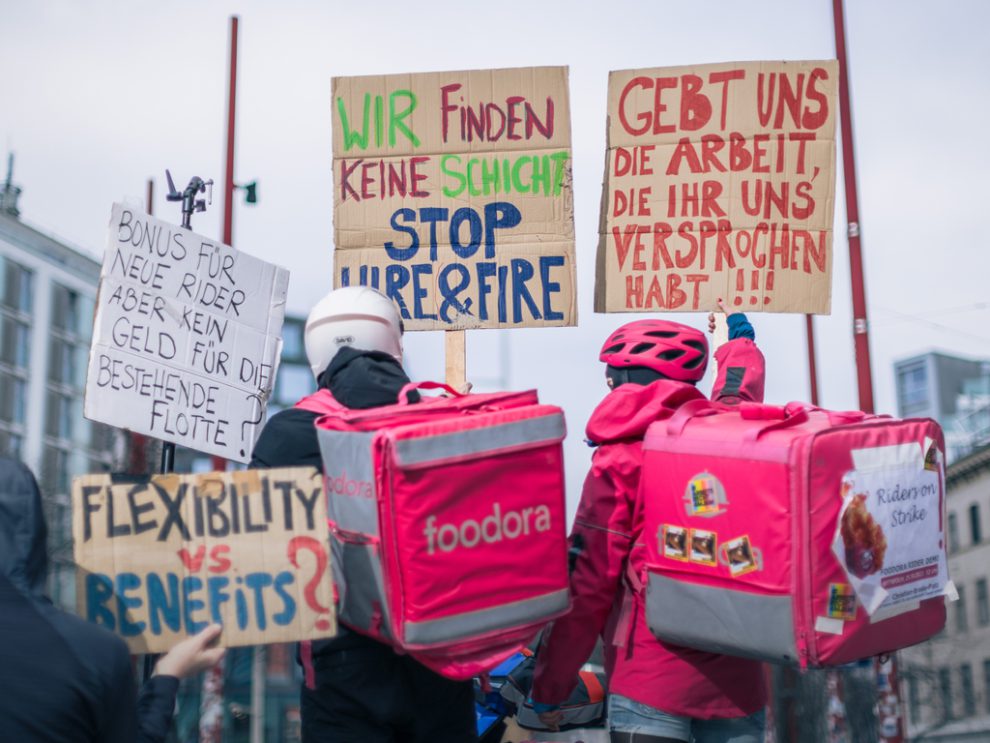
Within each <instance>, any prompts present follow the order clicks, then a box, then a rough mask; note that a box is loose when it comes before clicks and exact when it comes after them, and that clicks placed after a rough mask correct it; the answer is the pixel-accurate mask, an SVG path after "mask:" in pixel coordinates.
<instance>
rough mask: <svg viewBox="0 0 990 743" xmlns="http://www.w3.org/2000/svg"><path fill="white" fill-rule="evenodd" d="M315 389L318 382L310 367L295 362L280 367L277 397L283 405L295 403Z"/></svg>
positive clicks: (276, 387) (276, 388) (276, 389)
mask: <svg viewBox="0 0 990 743" xmlns="http://www.w3.org/2000/svg"><path fill="white" fill-rule="evenodd" d="M315 390H316V382H315V380H314V379H313V373H312V372H311V371H310V370H309V367H306V366H297V365H295V364H283V365H282V366H281V367H279V370H278V381H277V384H276V386H275V391H276V394H275V398H276V399H277V400H278V401H279V402H280V403H282V404H283V405H294V404H295V403H296V402H298V401H299V400H301V399H302V398H304V397H306V395H309V394H311V393H312V392H314V391H315Z"/></svg>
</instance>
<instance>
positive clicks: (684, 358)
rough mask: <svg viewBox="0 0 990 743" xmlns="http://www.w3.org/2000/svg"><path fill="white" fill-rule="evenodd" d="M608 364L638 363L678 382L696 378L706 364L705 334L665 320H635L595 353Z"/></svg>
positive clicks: (625, 364) (687, 326)
mask: <svg viewBox="0 0 990 743" xmlns="http://www.w3.org/2000/svg"><path fill="white" fill-rule="evenodd" d="M598 358H599V359H600V360H601V361H604V362H605V363H606V364H608V365H609V366H613V367H617V368H623V367H629V366H642V367H646V368H647V369H652V370H653V371H656V372H659V373H660V374H662V375H663V376H665V377H667V378H668V379H676V380H677V381H679V382H697V381H698V380H699V379H701V378H702V377H703V376H705V368H706V367H707V366H708V341H707V340H706V338H705V334H704V333H702V332H701V331H700V330H695V329H694V328H692V327H690V326H689V325H682V324H681V323H679V322H671V321H669V320H636V321H635V322H630V323H626V324H625V325H623V326H622V327H620V328H618V329H617V330H616V331H615V332H613V333H612V335H610V336H609V337H608V340H606V341H605V345H603V346H602V350H601V354H600V355H599V356H598Z"/></svg>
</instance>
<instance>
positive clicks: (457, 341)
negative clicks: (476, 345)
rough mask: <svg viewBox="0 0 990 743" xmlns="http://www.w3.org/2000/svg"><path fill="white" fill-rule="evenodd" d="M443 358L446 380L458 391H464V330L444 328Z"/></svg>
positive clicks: (465, 364)
mask: <svg viewBox="0 0 990 743" xmlns="http://www.w3.org/2000/svg"><path fill="white" fill-rule="evenodd" d="M443 337H444V359H445V362H446V367H447V368H446V382H447V384H448V385H450V386H451V387H453V388H454V389H455V390H457V391H458V392H466V391H467V389H466V386H467V347H466V342H465V338H466V335H465V331H463V330H445V331H444V334H443Z"/></svg>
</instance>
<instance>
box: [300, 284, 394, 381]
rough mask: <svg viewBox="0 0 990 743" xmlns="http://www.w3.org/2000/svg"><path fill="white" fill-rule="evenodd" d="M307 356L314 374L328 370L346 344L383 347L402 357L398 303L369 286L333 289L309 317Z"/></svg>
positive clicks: (307, 324)
mask: <svg viewBox="0 0 990 743" xmlns="http://www.w3.org/2000/svg"><path fill="white" fill-rule="evenodd" d="M305 343H306V356H307V357H308V358H309V366H310V368H311V369H312V370H313V376H314V377H317V378H319V376H320V375H321V374H322V373H323V372H325V371H326V369H327V367H328V366H329V365H330V362H331V361H332V360H333V357H334V356H336V355H337V351H339V350H340V349H341V348H343V347H345V346H350V347H351V348H358V349H360V350H362V351H382V352H384V353H387V354H390V355H391V356H394V357H395V359H396V361H400V362H401V361H402V321H401V319H400V318H399V312H398V310H396V308H395V305H394V304H392V302H391V301H390V300H389V299H388V298H387V297H386V296H385V295H384V294H381V293H379V292H377V291H375V290H374V289H371V288H369V287H366V286H345V287H343V288H341V289H334V290H333V291H332V292H330V293H329V294H327V295H326V296H325V297H324V298H323V299H321V300H320V301H319V302H317V303H316V306H315V307H313V309H312V311H311V312H310V313H309V317H308V318H307V319H306V332H305Z"/></svg>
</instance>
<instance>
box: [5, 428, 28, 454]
mask: <svg viewBox="0 0 990 743" xmlns="http://www.w3.org/2000/svg"><path fill="white" fill-rule="evenodd" d="M22 444H23V439H22V438H21V436H20V435H19V434H16V433H14V432H13V431H5V430H4V429H2V428H0V454H2V455H5V456H8V457H12V458H14V459H20V458H21V445H22Z"/></svg>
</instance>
